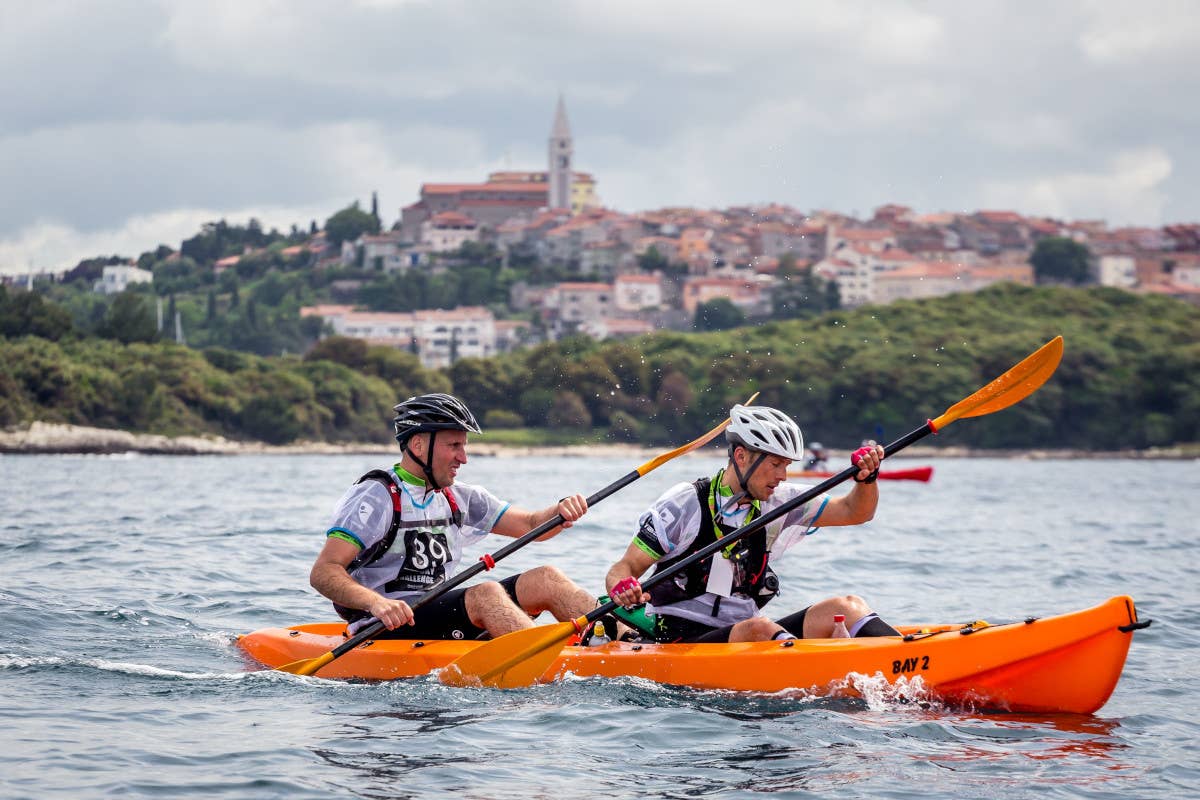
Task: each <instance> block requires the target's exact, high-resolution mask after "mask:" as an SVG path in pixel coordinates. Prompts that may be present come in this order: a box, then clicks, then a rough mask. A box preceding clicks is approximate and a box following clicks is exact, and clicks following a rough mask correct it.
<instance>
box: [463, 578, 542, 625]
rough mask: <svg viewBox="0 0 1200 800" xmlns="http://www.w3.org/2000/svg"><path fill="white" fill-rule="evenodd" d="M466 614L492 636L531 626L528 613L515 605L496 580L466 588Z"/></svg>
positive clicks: (531, 622)
mask: <svg viewBox="0 0 1200 800" xmlns="http://www.w3.org/2000/svg"><path fill="white" fill-rule="evenodd" d="M465 598H466V604H467V616H468V617H470V618H471V624H472V625H474V626H475V627H477V628H483V629H484V630H485V631H487V632H488V633H490V634H491V635H492V638H493V639H494V638H497V637H500V636H503V635H504V634H506V633H512V632H513V631H520V630H525V629H526V628H532V627H533V620H532V619H530V618H529V615H528V614H526V613H525V612H523V611H522V610H521V609H520V608H518V607H517V604H516V603H514V602H513V601H512V598H511V597H509V596H508V592H506V591H504V587H503V586H501V585H500V584H499V583H497V582H496V581H486V582H484V583H480V584H476V585H475V586H472V587H471V588H470V589H467V593H466V595H465Z"/></svg>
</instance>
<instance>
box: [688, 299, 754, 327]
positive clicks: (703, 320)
mask: <svg viewBox="0 0 1200 800" xmlns="http://www.w3.org/2000/svg"><path fill="white" fill-rule="evenodd" d="M745 323H746V314H745V312H744V311H742V310H741V309H740V308H738V307H737V306H735V305H734V304H733V301H732V300H730V299H729V298H728V297H716V298H713V299H712V300H709V301H708V302H707V303H701V304H700V305H698V306H696V318H695V321H694V322H693V325H694V326H695V328H696V330H698V331H723V330H726V329H728V328H736V327H738V326H739V325H744V324H745Z"/></svg>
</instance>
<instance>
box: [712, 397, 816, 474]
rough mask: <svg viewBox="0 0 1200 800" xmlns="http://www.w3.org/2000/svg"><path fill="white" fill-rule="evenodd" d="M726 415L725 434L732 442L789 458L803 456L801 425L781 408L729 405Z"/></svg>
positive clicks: (795, 459) (796, 458)
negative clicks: (780, 409)
mask: <svg viewBox="0 0 1200 800" xmlns="http://www.w3.org/2000/svg"><path fill="white" fill-rule="evenodd" d="M729 419H730V420H731V421H730V423H729V427H728V428H726V429H725V438H726V440H727V441H728V442H729V443H730V444H731V445H733V444H740V445H744V446H745V447H749V448H750V449H751V450H760V451H762V452H764V453H770V454H771V455H774V456H780V457H782V458H786V459H788V460H790V461H799V460H800V459H802V458H804V437H803V436H802V435H801V434H800V427H799V426H798V425H796V423H795V422H793V421H792V418H791V417H789V416H788V415H787V414H784V413H783V412H782V411H776V410H775V409H773V408H768V407H767V406H743V405H741V404H738V405H735V406H734V407H733V408H732V409H730V411H729Z"/></svg>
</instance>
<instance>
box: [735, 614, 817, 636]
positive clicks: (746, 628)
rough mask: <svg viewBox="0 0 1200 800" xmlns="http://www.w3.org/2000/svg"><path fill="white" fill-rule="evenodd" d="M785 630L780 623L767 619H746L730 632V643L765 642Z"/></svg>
mask: <svg viewBox="0 0 1200 800" xmlns="http://www.w3.org/2000/svg"><path fill="white" fill-rule="evenodd" d="M804 627H805V628H806V629H807V628H808V623H807V622H805V625H804ZM781 630H783V628H782V627H780V626H779V624H778V623H776V622H773V621H771V620H769V619H767V618H766V617H751V618H750V619H744V620H742V621H741V622H739V623H738V624H736V625H734V626H733V630H731V631H730V632H729V641H731V642H765V641H767V640H769V639H771V638H772V637H773V636H774V635H775V634H777V633H779V632H780V631H781Z"/></svg>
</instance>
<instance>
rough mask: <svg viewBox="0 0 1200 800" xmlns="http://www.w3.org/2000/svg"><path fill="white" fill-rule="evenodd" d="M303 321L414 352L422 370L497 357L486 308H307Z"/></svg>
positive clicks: (492, 323) (492, 321)
mask: <svg viewBox="0 0 1200 800" xmlns="http://www.w3.org/2000/svg"><path fill="white" fill-rule="evenodd" d="M300 316H302V317H311V316H317V317H322V318H324V319H325V321H326V322H328V323H329V324H330V326H331V327H332V328H333V332H334V333H335V334H337V335H338V336H349V337H351V338H354V339H365V340H367V341H368V342H370V343H371V344H379V345H386V346H389V347H396V348H399V349H404V350H410V351H415V353H416V355H417V357H418V358H420V360H421V364H422V365H424V366H426V367H430V368H436V367H447V366H450V364H451V363H452V362H453V361H456V360H458V359H460V358H486V357H488V356H491V355H495V353H496V352H497V346H496V318H495V316H493V314H492V312H491V311H489V310H487V309H486V308H483V307H481V306H459V307H458V308H454V309H450V310H448V311H446V310H441V309H431V310H425V311H412V312H393V311H355V310H354V308H353V307H352V306H338V305H323V306H307V307H305V308H302V309H300Z"/></svg>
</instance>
